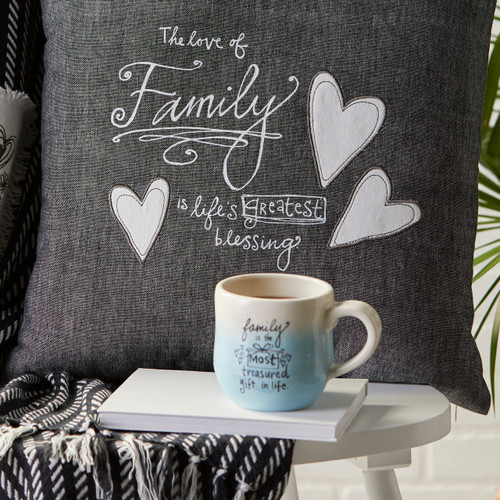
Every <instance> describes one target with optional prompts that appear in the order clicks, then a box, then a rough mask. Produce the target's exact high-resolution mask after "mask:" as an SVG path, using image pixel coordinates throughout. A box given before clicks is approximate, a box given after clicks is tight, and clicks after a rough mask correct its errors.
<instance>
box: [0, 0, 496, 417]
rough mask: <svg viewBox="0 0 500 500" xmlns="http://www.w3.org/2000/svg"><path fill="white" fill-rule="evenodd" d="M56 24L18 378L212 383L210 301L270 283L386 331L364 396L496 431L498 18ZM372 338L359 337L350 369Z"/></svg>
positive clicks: (153, 9) (270, 8)
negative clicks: (321, 283) (481, 296)
mask: <svg viewBox="0 0 500 500" xmlns="http://www.w3.org/2000/svg"><path fill="white" fill-rule="evenodd" d="M42 4H43V5H42V6H43V15H44V26H45V33H46V36H47V45H46V53H45V62H46V77H45V81H44V95H43V113H42V114H43V116H42V129H43V130H42V133H43V138H42V141H43V186H42V189H43V207H42V219H41V226H40V234H39V240H38V255H37V262H36V265H35V270H34V273H33V275H32V278H31V282H30V286H29V291H28V295H27V298H26V313H25V318H24V324H23V326H22V330H21V332H20V334H19V343H18V346H17V347H15V348H14V350H13V351H12V353H11V354H10V357H9V359H8V362H7V365H6V367H5V373H4V375H6V376H14V375H17V374H19V373H21V372H24V371H36V372H38V373H44V372H46V371H48V370H52V369H60V370H70V371H72V372H73V373H74V374H76V375H77V376H96V377H101V378H105V379H114V380H119V379H123V378H124V377H126V376H127V375H129V374H130V373H131V372H132V371H133V370H134V369H135V368H137V367H140V366H141V367H162V368H175V369H179V368H181V369H198V370H211V369H212V344H213V333H214V332H213V304H212V303H213V289H214V287H215V284H216V283H217V281H219V280H220V279H222V278H224V277H226V276H228V275H232V274H238V273H246V272H261V271H262V272H270V271H275V272H288V273H298V274H306V275H312V276H316V277H319V278H322V279H325V280H327V281H329V282H330V283H331V284H332V285H333V287H334V289H335V292H336V298H337V300H345V299H348V298H357V299H360V300H364V301H366V302H369V303H371V304H372V305H373V306H374V307H375V308H376V309H377V311H378V312H379V313H380V316H381V319H382V324H383V336H382V341H381V344H380V346H379V348H378V349H377V351H376V353H375V354H374V356H373V357H372V358H371V359H370V360H369V361H368V362H367V363H366V364H365V365H363V366H362V367H360V368H358V369H357V370H355V371H354V372H352V373H351V374H350V376H353V377H368V378H369V379H370V380H372V381H388V382H408V383H427V384H431V385H433V386H435V387H436V388H438V389H439V390H441V391H442V392H443V393H444V394H446V395H447V396H448V397H449V399H450V400H451V401H452V402H454V403H457V404H459V405H462V406H464V407H466V408H469V409H471V410H474V411H477V412H482V413H485V412H487V411H488V408H489V404H490V398H489V393H488V390H487V387H486V385H485V383H484V381H483V378H482V368H481V361H480V357H479V354H478V351H477V349H476V345H475V343H474V341H473V339H472V337H471V335H470V328H471V322H472V316H473V311H472V298H471V289H470V284H471V272H472V253H473V246H474V237H475V222H476V208H477V192H476V189H477V179H476V176H477V160H478V155H479V147H480V140H479V131H480V115H481V105H482V97H483V90H484V76H485V70H486V63H487V53H488V41H489V28H490V25H491V20H492V15H493V9H494V1H492V0H489V1H487V2H484V1H481V2H479V1H473V2H470V1H465V0H461V1H456V0H453V1H452V0H447V1H444V2H434V1H433V0H425V1H419V2H416V1H415V2H396V3H395V2H387V1H382V0H376V1H373V0H370V1H366V0H364V1H361V2H356V3H355V4H353V3H352V2H350V1H348V0H341V1H329V0H324V1H321V2H319V1H310V0H307V1H306V0H298V1H296V2H293V4H291V3H289V2H283V1H281V2H280V1H277V0H271V1H267V2H263V1H251V2H240V1H239V0H238V1H234V0H233V1H231V2H230V1H219V2H205V1H194V2H184V1H181V0H175V1H173V2H168V3H165V2H160V1H148V2H146V1H139V2H138V1H130V0H125V1H123V2H120V5H119V6H117V5H116V3H112V2H106V1H100V0H94V1H86V2H83V1H78V0H71V1H67V2H56V1H54V0H44V1H43V2H42ZM363 342H364V339H363V338H360V333H359V329H358V325H357V324H356V323H355V322H352V323H350V322H348V321H345V322H341V323H340V324H339V326H338V327H337V329H336V335H335V353H336V358H337V359H338V360H339V361H341V360H343V359H346V358H348V357H351V356H352V355H353V353H354V352H356V351H358V350H359V349H360V347H361V345H362V343H363Z"/></svg>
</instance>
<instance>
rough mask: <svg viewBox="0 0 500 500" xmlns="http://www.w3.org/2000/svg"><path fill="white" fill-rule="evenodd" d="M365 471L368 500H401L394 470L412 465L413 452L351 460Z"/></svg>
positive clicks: (396, 452) (401, 451) (382, 454)
mask: <svg viewBox="0 0 500 500" xmlns="http://www.w3.org/2000/svg"><path fill="white" fill-rule="evenodd" d="M351 462H353V463H354V464H356V465H357V466H358V467H360V468H361V469H362V470H363V478H364V481H365V488H366V493H367V495H368V500H401V492H400V491H399V486H398V481H397V479H396V474H395V473H394V469H395V468H397V467H408V466H409V465H410V464H411V450H398V451H391V452H388V453H379V454H378V455H370V456H368V457H360V458H354V459H352V460H351Z"/></svg>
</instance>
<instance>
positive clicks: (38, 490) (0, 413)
mask: <svg viewBox="0 0 500 500" xmlns="http://www.w3.org/2000/svg"><path fill="white" fill-rule="evenodd" d="M111 392H112V387H111V386H110V385H109V384H106V383H104V382H101V381H100V380H97V379H83V380H74V379H72V378H71V376H70V375H68V374H67V373H64V372H52V373H50V374H48V375H47V376H45V377H40V376H38V375H33V374H26V375H23V376H21V377H18V378H16V379H14V380H12V381H11V382H10V383H8V384H7V385H5V386H4V387H3V388H2V389H0V418H1V420H2V424H1V425H0V498H2V499H3V498H8V499H13V500H15V499H37V500H38V499H50V500H53V499H124V500H126V499H141V500H143V499H144V500H153V499H171V500H181V499H182V500H184V499H186V500H192V499H199V498H203V499H220V500H222V499H230V498H233V499H235V500H243V499H256V500H257V499H269V500H272V499H277V498H280V497H281V495H282V494H283V492H284V490H285V487H286V484H287V481H288V477H289V473H290V467H291V460H292V452H293V444H294V443H293V441H291V440H286V439H268V438H264V437H256V436H238V435H219V434H177V433H151V432H148V433H139V432H121V431H120V432H117V431H111V430H109V429H104V428H102V427H101V426H100V424H99V421H98V417H97V413H96V410H97V408H98V407H99V406H100V405H101V403H102V402H103V401H104V400H105V399H106V398H107V397H108V396H109V395H110V394H111Z"/></svg>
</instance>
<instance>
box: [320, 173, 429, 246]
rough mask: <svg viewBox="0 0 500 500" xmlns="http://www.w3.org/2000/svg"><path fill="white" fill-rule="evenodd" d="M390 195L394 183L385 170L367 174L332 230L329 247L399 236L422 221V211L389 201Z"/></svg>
mask: <svg viewBox="0 0 500 500" xmlns="http://www.w3.org/2000/svg"><path fill="white" fill-rule="evenodd" d="M391 194H392V188H391V181H390V179H389V177H388V176H387V174H386V173H385V172H384V171H383V170H382V169H380V168H374V169H371V170H369V171H368V172H366V174H365V175H364V176H363V177H362V178H361V180H360V181H359V182H358V183H357V185H356V187H355V188H354V191H353V193H352V195H351V199H350V201H349V203H348V205H347V208H346V210H345V212H344V214H343V215H342V217H341V219H340V221H339V222H338V224H337V226H336V228H335V230H334V231H333V234H332V237H331V239H330V242H329V245H330V247H332V248H334V247H340V246H345V245H352V244H354V243H357V242H359V241H362V240H367V239H373V238H381V237H383V236H388V235H391V234H395V233H399V232H400V231H402V230H403V229H406V228H408V227H410V226H411V225H413V224H415V223H416V222H418V221H419V220H420V218H421V216H422V212H421V210H420V207H419V206H418V205H417V204H416V203H414V202H412V201H390V197H391Z"/></svg>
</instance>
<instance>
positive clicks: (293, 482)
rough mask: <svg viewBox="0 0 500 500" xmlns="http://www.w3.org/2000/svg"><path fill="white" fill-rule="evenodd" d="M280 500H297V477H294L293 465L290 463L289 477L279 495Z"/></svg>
mask: <svg viewBox="0 0 500 500" xmlns="http://www.w3.org/2000/svg"><path fill="white" fill-rule="evenodd" d="M281 500H299V492H298V491H297V479H296V478H295V467H294V466H293V465H292V467H291V469H290V477H289V478H288V484H287V487H286V490H285V493H283V496H282V497H281Z"/></svg>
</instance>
